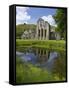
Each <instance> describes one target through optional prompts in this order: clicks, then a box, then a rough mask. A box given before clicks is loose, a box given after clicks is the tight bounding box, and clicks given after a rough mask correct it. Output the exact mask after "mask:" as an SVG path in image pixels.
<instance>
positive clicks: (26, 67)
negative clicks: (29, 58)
mask: <svg viewBox="0 0 69 90" xmlns="http://www.w3.org/2000/svg"><path fill="white" fill-rule="evenodd" d="M60 80H61V79H60V78H59V77H58V76H57V75H54V74H52V73H50V72H48V71H47V70H44V69H41V68H37V67H35V66H33V65H32V64H28V63H25V62H21V60H20V58H18V57H17V58H16V82H17V83H33V82H49V81H60Z"/></svg>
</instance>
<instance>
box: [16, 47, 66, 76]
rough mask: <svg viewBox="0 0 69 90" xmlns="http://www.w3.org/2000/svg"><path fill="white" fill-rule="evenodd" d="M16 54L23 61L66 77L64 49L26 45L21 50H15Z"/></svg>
mask: <svg viewBox="0 0 69 90" xmlns="http://www.w3.org/2000/svg"><path fill="white" fill-rule="evenodd" d="M16 56H17V57H19V58H21V61H23V62H25V63H26V62H27V63H28V64H30V63H31V64H32V65H34V66H35V67H39V68H42V69H44V70H45V69H46V70H48V71H49V72H52V73H54V74H58V76H59V77H60V78H63V77H64V78H65V77H66V52H65V51H56V50H48V49H47V50H46V49H41V48H32V47H28V48H24V49H23V50H22V51H16Z"/></svg>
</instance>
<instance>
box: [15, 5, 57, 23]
mask: <svg viewBox="0 0 69 90" xmlns="http://www.w3.org/2000/svg"><path fill="white" fill-rule="evenodd" d="M55 13H56V9H54V8H36V7H19V6H17V7H16V24H23V23H29V24H32V23H33V24H36V23H37V20H38V19H39V18H43V19H44V20H45V21H48V22H49V23H50V24H51V25H55V20H54V18H53V17H52V16H53V15H54V14H55Z"/></svg>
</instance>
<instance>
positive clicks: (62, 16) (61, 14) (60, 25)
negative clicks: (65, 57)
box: [54, 9, 67, 39]
mask: <svg viewBox="0 0 69 90" xmlns="http://www.w3.org/2000/svg"><path fill="white" fill-rule="evenodd" d="M54 19H55V21H56V23H57V27H56V30H57V31H58V32H59V33H60V35H61V38H64V39H66V29H67V11H66V9H57V10H56V14H55V16H54Z"/></svg>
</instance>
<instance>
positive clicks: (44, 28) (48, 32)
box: [21, 18, 60, 40]
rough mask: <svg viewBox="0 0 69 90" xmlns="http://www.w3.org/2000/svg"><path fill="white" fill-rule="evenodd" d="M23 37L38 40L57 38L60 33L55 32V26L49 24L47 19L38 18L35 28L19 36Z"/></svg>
mask: <svg viewBox="0 0 69 90" xmlns="http://www.w3.org/2000/svg"><path fill="white" fill-rule="evenodd" d="M21 38H23V39H38V40H56V39H57V40H59V39H60V35H59V34H58V33H57V32H55V27H54V26H51V25H50V24H49V23H48V22H47V21H44V20H43V19H42V18H39V19H38V21H37V26H36V30H35V31H33V30H28V32H27V31H25V32H24V33H23V35H22V36H21Z"/></svg>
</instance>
